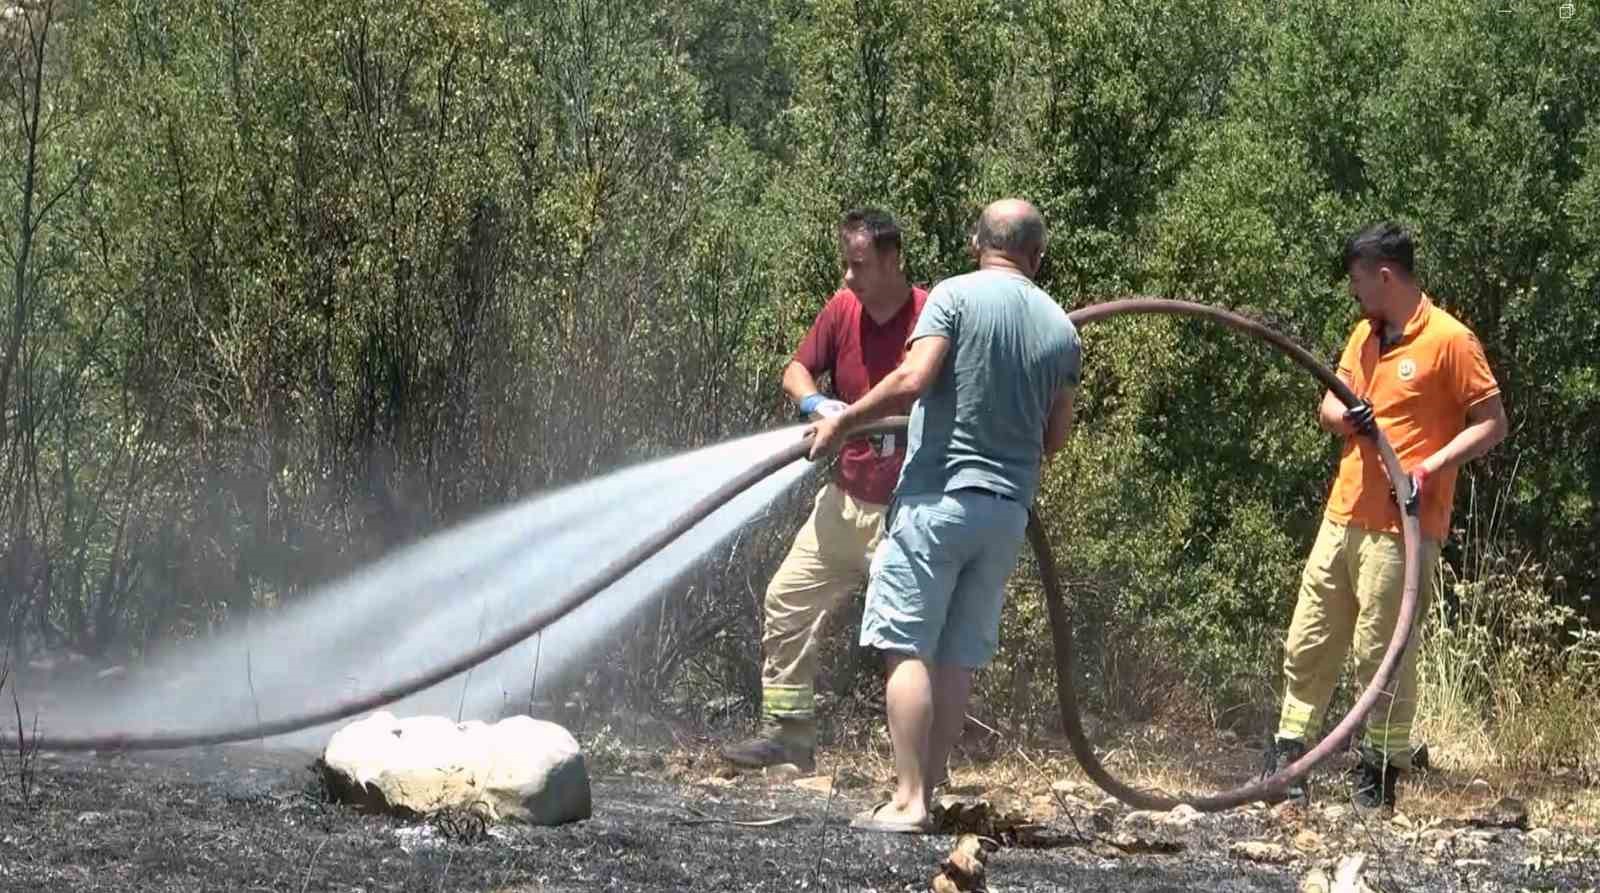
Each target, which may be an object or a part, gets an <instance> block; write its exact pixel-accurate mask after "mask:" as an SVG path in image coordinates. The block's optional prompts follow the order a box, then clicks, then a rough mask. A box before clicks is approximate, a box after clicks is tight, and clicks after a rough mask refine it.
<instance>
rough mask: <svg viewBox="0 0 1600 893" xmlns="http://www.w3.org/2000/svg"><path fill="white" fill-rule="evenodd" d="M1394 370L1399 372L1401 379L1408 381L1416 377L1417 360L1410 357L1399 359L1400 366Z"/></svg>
mask: <svg viewBox="0 0 1600 893" xmlns="http://www.w3.org/2000/svg"><path fill="white" fill-rule="evenodd" d="M1396 371H1398V372H1399V373H1400V380H1401V381H1410V380H1411V379H1412V378H1415V377H1416V374H1417V361H1416V360H1413V359H1411V358H1410V357H1406V358H1405V359H1403V360H1401V361H1400V368H1399V369H1398V370H1396Z"/></svg>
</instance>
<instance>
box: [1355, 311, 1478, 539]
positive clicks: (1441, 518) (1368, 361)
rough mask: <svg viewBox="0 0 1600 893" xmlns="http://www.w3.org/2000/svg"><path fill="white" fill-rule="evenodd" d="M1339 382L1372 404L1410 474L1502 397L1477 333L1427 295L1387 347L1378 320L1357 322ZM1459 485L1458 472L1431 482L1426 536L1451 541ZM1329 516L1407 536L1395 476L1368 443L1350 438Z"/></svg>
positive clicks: (1424, 514)
mask: <svg viewBox="0 0 1600 893" xmlns="http://www.w3.org/2000/svg"><path fill="white" fill-rule="evenodd" d="M1339 377H1340V378H1341V379H1343V380H1344V381H1345V382H1346V383H1347V384H1349V385H1350V389H1351V390H1353V391H1355V392H1356V395H1357V396H1358V397H1361V398H1362V399H1363V400H1366V401H1367V402H1368V403H1370V404H1372V411H1373V415H1374V416H1375V417H1376V419H1377V422H1378V427H1379V428H1382V429H1383V433H1384V436H1386V437H1388V438H1389V444H1390V445H1391V446H1393V447H1394V452H1395V455H1396V456H1398V457H1399V459H1400V467H1401V468H1404V469H1405V470H1406V471H1410V470H1411V469H1413V468H1415V467H1416V466H1418V465H1420V464H1421V463H1422V460H1424V459H1426V458H1428V457H1429V456H1431V455H1433V454H1434V453H1435V452H1437V451H1439V450H1440V449H1442V448H1443V447H1444V446H1445V444H1448V443H1449V442H1450V441H1451V440H1454V439H1455V436H1456V435H1457V434H1460V433H1461V431H1462V430H1463V429H1464V428H1466V426H1467V410H1468V409H1469V408H1471V407H1473V406H1476V405H1477V404H1479V403H1481V402H1483V401H1484V400H1487V399H1489V398H1490V397H1493V396H1494V395H1496V394H1498V393H1500V385H1499V384H1498V383H1497V382H1496V381H1495V377H1494V373H1493V372H1492V371H1490V369H1489V360H1488V358H1487V357H1485V356H1484V353H1483V345H1482V344H1480V343H1479V342H1478V338H1477V336H1475V335H1473V334H1472V331H1471V330H1470V329H1468V328H1467V327H1466V326H1464V325H1462V324H1461V322H1460V321H1458V320H1457V319H1456V318H1455V317H1453V316H1451V315H1450V314H1448V313H1446V312H1445V311H1443V310H1441V309H1439V308H1438V307H1435V306H1434V305H1433V302H1432V301H1431V300H1429V298H1428V296H1427V295H1423V297H1422V301H1421V303H1419V304H1418V305H1417V311H1416V313H1414V314H1412V316H1411V319H1410V320H1409V321H1407V322H1406V326H1405V331H1404V333H1403V334H1401V336H1400V340H1399V341H1398V342H1396V343H1394V344H1391V345H1390V346H1389V347H1388V348H1386V349H1382V350H1380V349H1379V344H1378V333H1377V331H1376V330H1375V329H1374V327H1373V325H1372V323H1371V321H1369V320H1365V319H1363V320H1361V322H1359V323H1357V324H1356V327H1355V331H1354V332H1352V333H1351V334H1350V341H1349V343H1347V344H1346V345H1345V348H1344V355H1343V356H1341V357H1340V358H1339ZM1455 486H1456V469H1454V468H1451V469H1447V470H1445V471H1441V472H1439V473H1438V474H1435V475H1432V476H1430V477H1429V478H1428V480H1427V482H1426V483H1424V484H1423V487H1422V504H1421V506H1420V511H1421V514H1420V516H1419V519H1420V521H1421V522H1422V533H1423V535H1424V536H1427V537H1429V538H1431V539H1436V540H1443V539H1444V538H1445V537H1446V535H1447V534H1448V533H1449V530H1450V510H1451V507H1452V506H1453V505H1454V503H1455ZM1326 514H1327V517H1329V518H1331V519H1332V520H1334V521H1338V522H1340V523H1344V524H1352V525H1355V526H1357V527H1364V528H1366V529H1368V530H1385V531H1389V532H1392V533H1398V532H1399V531H1400V509H1399V507H1398V506H1396V505H1395V502H1394V498H1393V497H1392V496H1390V494H1389V476H1388V474H1386V473H1385V471H1384V467H1383V460H1382V459H1380V458H1379V457H1378V451H1377V448H1376V447H1375V446H1374V445H1373V444H1372V441H1370V440H1368V439H1367V438H1365V437H1347V438H1345V441H1344V447H1343V451H1342V452H1341V454H1340V457H1339V475H1338V477H1337V478H1336V479H1335V480H1334V483H1333V490H1332V492H1331V493H1329V494H1328V506H1327V510H1326Z"/></svg>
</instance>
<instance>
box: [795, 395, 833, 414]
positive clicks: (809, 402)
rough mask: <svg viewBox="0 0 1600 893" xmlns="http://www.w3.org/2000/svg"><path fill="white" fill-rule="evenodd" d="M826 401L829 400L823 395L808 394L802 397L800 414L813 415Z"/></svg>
mask: <svg viewBox="0 0 1600 893" xmlns="http://www.w3.org/2000/svg"><path fill="white" fill-rule="evenodd" d="M826 399H828V398H827V397H824V396H822V395H821V394H807V395H806V396H804V397H801V398H800V403H799V404H798V406H799V408H800V414H801V415H811V413H813V412H815V411H816V409H817V406H818V405H819V404H821V403H822V401H824V400H826Z"/></svg>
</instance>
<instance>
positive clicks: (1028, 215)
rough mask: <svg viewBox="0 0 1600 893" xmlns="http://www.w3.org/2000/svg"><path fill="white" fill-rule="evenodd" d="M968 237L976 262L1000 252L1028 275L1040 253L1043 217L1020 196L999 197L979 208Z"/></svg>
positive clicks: (1037, 264)
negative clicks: (970, 236)
mask: <svg viewBox="0 0 1600 893" xmlns="http://www.w3.org/2000/svg"><path fill="white" fill-rule="evenodd" d="M972 241H973V248H974V250H976V251H977V253H978V257H979V258H980V264H981V262H982V260H981V259H982V258H984V257H986V256H990V255H1000V256H1002V257H1004V258H1005V259H1007V260H1009V261H1011V262H1012V263H1013V264H1014V265H1016V266H1019V267H1021V268H1022V271H1023V272H1025V273H1027V274H1028V275H1029V276H1032V275H1033V274H1034V273H1037V272H1038V270H1039V262H1040V261H1041V260H1042V259H1043V257H1044V245H1045V230H1044V217H1043V216H1041V215H1040V214H1039V209H1038V208H1035V207H1034V206H1033V205H1031V204H1029V203H1028V202H1025V201H1023V200H1022V199H1018V198H1005V199H1001V200H999V201H997V202H994V203H992V204H990V205H989V207H987V208H984V209H983V216H981V217H979V218H978V229H977V231H976V232H975V233H973V235H972Z"/></svg>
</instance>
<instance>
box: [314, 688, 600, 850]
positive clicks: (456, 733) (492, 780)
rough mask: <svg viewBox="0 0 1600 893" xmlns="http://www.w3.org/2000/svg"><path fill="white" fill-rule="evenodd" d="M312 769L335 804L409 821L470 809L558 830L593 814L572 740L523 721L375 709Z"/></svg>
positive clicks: (341, 734)
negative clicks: (462, 718)
mask: <svg viewBox="0 0 1600 893" xmlns="http://www.w3.org/2000/svg"><path fill="white" fill-rule="evenodd" d="M317 768H318V770H319V771H320V772H321V774H322V777H323V781H324V782H325V783H326V785H327V787H328V790H329V791H330V792H331V793H332V795H333V797H334V799H335V800H338V801H340V802H344V803H350V804H353V805H355V806H357V807H358V808H361V809H367V810H373V811H379V812H386V813H392V814H396V815H400V816H405V817H408V818H418V817H424V816H428V815H432V814H434V813H437V812H440V811H443V810H468V811H473V812H477V813H478V814H479V815H482V816H483V817H484V818H485V819H488V820H489V821H507V822H520V823H525V824H532V825H559V824H563V823H566V822H572V821H579V820H582V819H587V818H589V816H590V814H591V803H590V794H589V773H588V769H587V767H586V766H585V764H584V759H583V752H582V750H581V749H580V748H579V746H578V742H577V739H575V738H573V737H572V734H571V733H570V732H568V731H567V730H566V729H564V728H562V727H561V726H559V725H556V724H555V723H552V722H546V721H544V720H538V719H533V718H531V717H527V716H512V717H508V718H506V719H502V720H500V721H499V722H496V723H484V722H479V721H477V720H472V721H469V722H461V723H458V722H455V721H453V720H451V719H448V718H446V717H442V716H412V717H407V718H404V719H401V718H397V717H395V716H394V714H392V713H389V712H388V711H380V712H378V713H374V714H373V715H371V716H368V717H366V718H364V719H361V720H358V721H356V722H352V723H350V724H349V725H347V726H345V727H344V728H341V729H340V730H339V731H337V732H335V733H334V734H333V736H332V737H331V738H330V739H329V740H328V745H327V747H326V748H325V749H324V750H323V753H322V758H321V759H320V760H319V761H318V764H317Z"/></svg>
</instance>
